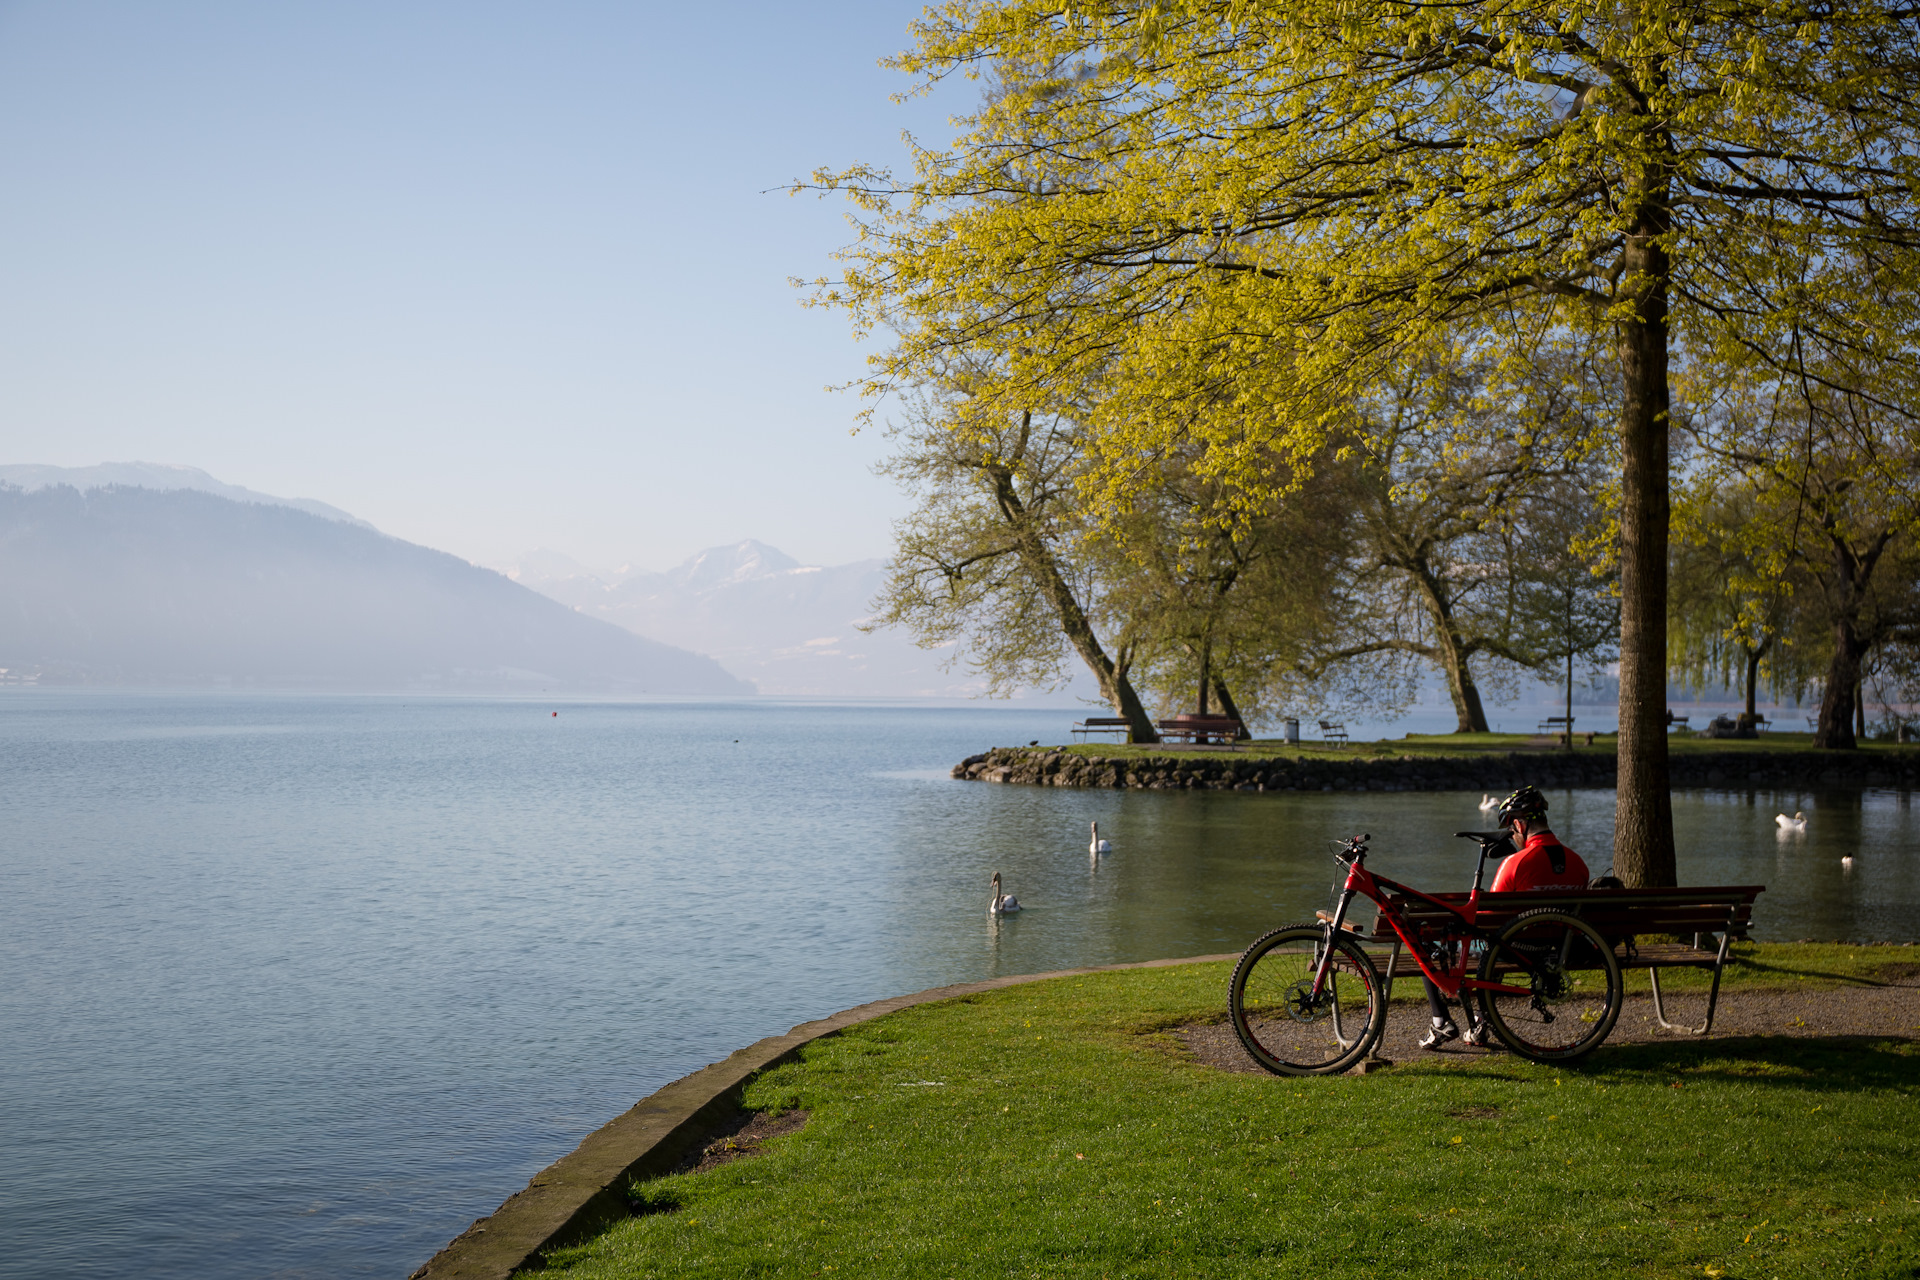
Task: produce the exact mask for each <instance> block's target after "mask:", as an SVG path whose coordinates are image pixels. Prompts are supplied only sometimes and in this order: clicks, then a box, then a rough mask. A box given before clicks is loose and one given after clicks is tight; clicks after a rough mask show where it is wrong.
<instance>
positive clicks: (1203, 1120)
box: [549, 946, 1920, 1280]
mask: <svg viewBox="0 0 1920 1280" xmlns="http://www.w3.org/2000/svg"><path fill="white" fill-rule="evenodd" d="M1747 959H1748V963H1747V964H1746V965H1744V966H1743V967H1742V969H1741V971H1740V972H1739V973H1737V974H1735V975H1734V976H1733V977H1732V978H1731V979H1730V986H1734V987H1744V988H1748V989H1762V988H1763V987H1764V986H1765V985H1767V984H1769V983H1776V984H1792V985H1795V986H1796V987H1798V988H1800V989H1805V984H1808V983H1812V984H1815V985H1820V984H1842V983H1848V982H1860V981H1871V980H1872V976H1873V974H1874V973H1875V972H1876V971H1877V969H1878V968H1880V967H1881V966H1885V965H1888V964H1903V965H1907V966H1911V965H1912V964H1913V963H1914V962H1915V961H1916V960H1920V948H1887V947H1878V948H1848V947H1815V946H1798V947H1792V948H1785V947H1783V948H1777V949H1776V948H1758V949H1754V950H1752V951H1750V952H1749V954H1748V957H1747ZM1796 975H1798V976H1796ZM1225 984H1226V966H1224V965H1219V964H1211V965H1189V966H1182V967H1178V968H1173V969H1155V970H1130V971H1122V972H1114V973H1103V974H1096V975H1090V976H1086V977H1077V978H1066V979H1057V980H1053V981H1049V982H1044V983H1035V984H1030V985H1026V986H1020V987H1012V988H1008V989H1005V990H1002V991H997V992H992V993H989V994H985V995H979V996H973V997H969V998H966V999H961V1000H954V1001H947V1002H943V1003H939V1004H932V1005H923V1006H920V1007H918V1008H914V1009H909V1010H905V1011H903V1012H900V1013H896V1014H893V1015H890V1016H888V1017H885V1018H882V1019H879V1020H876V1021H874V1022H870V1023H866V1024H864V1025H862V1026H859V1027H856V1028H854V1029H852V1030H849V1031H847V1032H845V1033H842V1034H840V1035H837V1036H833V1037H830V1038H828V1039H825V1040H821V1041H818V1042H816V1043H814V1044H813V1045H811V1046H810V1047H809V1048H808V1049H807V1050H806V1051H805V1053H804V1054H803V1055H802V1058H801V1060H800V1061H798V1062H795V1063H792V1064H789V1065H785V1066H782V1067H778V1068H776V1069H774V1070H773V1071H770V1072H768V1073H767V1074H765V1075H764V1076H762V1077H760V1078H759V1079H758V1080H756V1081H755V1082H754V1083H753V1084H752V1085H751V1086H750V1087H749V1090H748V1094H747V1102H748V1105H749V1106H750V1107H752V1108H755V1109H773V1110H784V1109H786V1108H790V1107H794V1106H798V1107H803V1108H806V1109H807V1110H809V1111H810V1112H811V1113H812V1116H811V1119H810V1120H809V1122H808V1124H807V1126H806V1128H805V1129H803V1130H802V1131H800V1132H799V1133H797V1134H794V1135H791V1136H789V1137H785V1138H780V1139H776V1140H775V1141H774V1142H773V1143H772V1144H771V1146H770V1149H769V1151H768V1152H767V1154H764V1155H761V1156H758V1157H755V1158H751V1159H747V1160H741V1161H738V1162H736V1163H733V1164H730V1165H726V1166H723V1167H721V1168H718V1169H714V1170H711V1171H709V1172H705V1173H699V1174H690V1175H684V1176H680V1177H673V1178H664V1179H660V1180H657V1181H654V1182H650V1183H646V1184H644V1185H642V1186H641V1187H640V1188H638V1189H637V1192H636V1194H637V1195H639V1196H640V1197H641V1198H643V1200H644V1201H645V1203H646V1204H647V1206H648V1209H649V1210H650V1211H649V1212H646V1213H644V1214H642V1215H640V1216H637V1217H635V1218H633V1219H631V1220H629V1221H627V1222H625V1223H623V1224H621V1225H619V1226H617V1227H615V1228H614V1229H612V1230H611V1231H609V1232H608V1233H607V1234H606V1235H604V1236H602V1237H600V1238H599V1239H597V1240H594V1241H592V1242H590V1243H588V1244H585V1245H582V1246H580V1247H577V1248H572V1249H567V1250H562V1251H559V1252H557V1253H556V1254H554V1255H553V1256H552V1257H551V1258H550V1260H549V1261H550V1266H551V1268H552V1270H553V1271H556V1272H558V1273H559V1274H562V1275H567V1276H577V1277H582V1278H583V1280H584V1278H585V1277H615V1276H618V1277H646V1276H663V1277H664V1276H712V1277H739V1276H823V1275H825V1276H831V1275H846V1276H899V1277H933V1276H969V1277H971V1276H1023V1277H1024V1276H1076V1277H1078V1276H1084V1277H1122V1276H1126V1277H1168V1276H1196V1277H1238V1276H1246V1277H1255V1276H1258V1277H1262V1278H1263V1280H1264V1278H1268V1277H1273V1276H1276V1275H1283V1276H1332V1277H1344V1276H1356V1277H1358V1276H1412V1275H1430V1276H1457V1277H1542V1276H1544V1277H1560V1276H1606V1277H1624V1276H1656V1277H1679V1276H1703V1275H1704V1276H1718V1277H1734V1278H1741V1277H1772V1276H1780V1277H1787V1276H1807V1277H1815V1276H1817V1277H1822V1280H1837V1278H1838V1277H1849V1278H1853V1277H1896V1276H1897V1277H1902V1278H1903V1280H1905V1278H1908V1277H1913V1276H1916V1275H1920V1045H1916V1043H1915V1042H1914V1041H1913V1040H1911V1039H1900V1038H1896V1037H1889V1038H1886V1039H1878V1040H1869V1041H1850V1042H1832V1043H1829V1042H1816V1041H1804V1040H1803V1041H1791V1040H1785V1039H1779V1040H1745V1041H1720V1042H1708V1043H1684V1042H1680V1043H1673V1044H1660V1045H1655V1046H1622V1047H1618V1048H1603V1049H1601V1050H1600V1051H1599V1052H1598V1053H1597V1054H1595V1055H1594V1056H1593V1058H1591V1059H1590V1060H1589V1061H1588V1063H1587V1064H1585V1065H1584V1066H1582V1067H1580V1068H1577V1069H1566V1068H1561V1069H1553V1068H1544V1067H1536V1066H1533V1065H1531V1064H1529V1063H1525V1062H1519V1061H1513V1060H1511V1059H1506V1058H1504V1057H1502V1058H1493V1059H1489V1060H1485V1061H1484V1062H1483V1063H1481V1064H1479V1065H1473V1066H1467V1067H1440V1066H1437V1065H1433V1064H1423V1063H1419V1062H1410V1063H1406V1064H1403V1065H1401V1066H1399V1067H1396V1068H1394V1069H1393V1070H1390V1071H1385V1072H1378V1073H1375V1074H1373V1075H1368V1076H1361V1077H1333V1078H1313V1079H1280V1078H1277V1077H1272V1076H1266V1075H1257V1076H1250V1075H1235V1074H1230V1073H1226V1072H1222V1071H1218V1070H1215V1069H1213V1068H1210V1067H1206V1066H1202V1065H1199V1064H1197V1063H1194V1062H1192V1061H1190V1060H1188V1059H1187V1058H1186V1057H1185V1056H1184V1054H1183V1053H1182V1052H1181V1050H1180V1048H1179V1045H1178V1043H1177V1041H1176V1040H1175V1039H1174V1038H1173V1037H1172V1035H1171V1034H1170V1033H1169V1029H1170V1028H1172V1027H1175V1026H1178V1025H1180V1024H1182V1023H1185V1022H1189V1021H1195V1020H1213V1019H1217V1018H1218V1017H1219V1016H1220V1010H1221V1004H1222V999H1223V990H1224V987H1225ZM1907 1034H1908V1035H1909V1036H1911V1035H1913V1034H1914V1033H1913V1032H1912V1031H1908V1032H1907Z"/></svg>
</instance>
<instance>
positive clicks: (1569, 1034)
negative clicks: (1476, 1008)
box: [1477, 907, 1623, 1063]
mask: <svg viewBox="0 0 1920 1280" xmlns="http://www.w3.org/2000/svg"><path fill="white" fill-rule="evenodd" d="M1501 970H1504V971H1505V973H1506V974H1507V975H1508V976H1507V977H1506V979H1505V984H1506V985H1510V986H1522V985H1524V986H1527V987H1529V988H1530V989H1531V991H1532V995H1531V996H1530V997H1529V998H1528V999H1527V1000H1526V1001H1525V1002H1522V1000H1521V999H1520V997H1518V996H1503V995H1501V994H1499V993H1497V992H1491V991H1485V990H1483V991H1481V992H1480V993H1479V995H1480V1015H1481V1017H1483V1018H1484V1019H1486V1022H1487V1025H1488V1026H1490V1027H1492V1028H1493V1033H1494V1035H1496V1036H1498V1037H1499V1038H1500V1042H1501V1043H1502V1044H1504V1045H1506V1046H1507V1048H1509V1049H1511V1050H1513V1051H1514V1052H1515V1053H1517V1054H1519V1055H1520V1056H1521V1057H1523V1058H1530V1059H1532V1060H1533V1061H1535V1062H1555V1063H1565V1062H1574V1061H1577V1060H1578V1059H1580V1058H1584V1057H1586V1056H1587V1055H1588V1054H1589V1053H1592V1052H1593V1051H1594V1050H1595V1049H1596V1048H1598V1047H1599V1046H1600V1042H1601V1041H1603V1040H1605V1039H1606V1038H1607V1036H1608V1035H1609V1034H1611V1032H1612V1031H1613V1024H1614V1023H1615V1022H1616V1021H1618V1020H1619V1017H1620V1003H1621V996H1622V990H1623V987H1622V983H1621V981H1620V961H1619V960H1618V959H1617V958H1616V957H1615V956H1614V954H1613V947H1612V946H1611V945H1609V944H1608V943H1607V941H1606V940H1605V939H1604V938H1602V937H1601V936H1600V933H1599V931H1598V930H1596V929H1595V928H1594V927H1593V926H1592V925H1590V924H1588V923H1587V922H1586V921H1585V920H1582V919H1581V918H1580V917H1578V916H1575V915H1570V914H1568V913H1567V912H1565V911H1558V910H1555V909H1553V908H1551V907H1542V908H1539V909H1538V910H1534V911H1526V912H1522V913H1521V914H1520V915H1518V916H1515V917H1514V918H1513V919H1512V920H1511V921H1509V922H1508V924H1507V926H1506V927H1505V928H1503V929H1501V930H1500V932H1499V933H1498V934H1496V935H1495V936H1494V939H1493V941H1492V942H1491V943H1489V944H1488V945H1487V948H1486V950H1485V951H1484V952H1482V953H1481V956H1480V967H1479V970H1478V973H1477V976H1478V977H1479V979H1480V981H1482V982H1492V981H1495V977H1494V975H1495V973H1496V971H1501ZM1592 973H1598V974H1600V975H1602V977H1603V978H1604V981H1603V983H1602V984H1601V986H1600V988H1599V989H1597V990H1596V989H1595V987H1594V986H1593V984H1592V983H1591V982H1590V980H1589V979H1587V978H1582V977H1575V976H1574V975H1575V974H1592ZM1514 974H1520V975H1523V976H1524V977H1525V978H1526V981H1525V982H1524V983H1522V982H1519V981H1516V980H1515V979H1514V978H1513V976H1512V975H1514ZM1556 1026H1557V1029H1555V1028H1556Z"/></svg>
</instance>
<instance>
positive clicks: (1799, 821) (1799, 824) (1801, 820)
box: [1773, 809, 1807, 831]
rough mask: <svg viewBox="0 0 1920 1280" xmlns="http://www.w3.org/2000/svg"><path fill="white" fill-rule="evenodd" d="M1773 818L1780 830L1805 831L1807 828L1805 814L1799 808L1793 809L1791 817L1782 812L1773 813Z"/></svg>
mask: <svg viewBox="0 0 1920 1280" xmlns="http://www.w3.org/2000/svg"><path fill="white" fill-rule="evenodd" d="M1773 820H1774V821H1775V822H1776V823H1778V824H1779V826H1780V829H1781V830H1782V831H1805V830H1806V829H1807V815H1806V814H1805V813H1804V812H1802V811H1801V810H1799V809H1795V810H1794V811H1793V816H1792V817H1791V818H1789V817H1788V816H1787V815H1786V814H1784V813H1776V814H1774V815H1773Z"/></svg>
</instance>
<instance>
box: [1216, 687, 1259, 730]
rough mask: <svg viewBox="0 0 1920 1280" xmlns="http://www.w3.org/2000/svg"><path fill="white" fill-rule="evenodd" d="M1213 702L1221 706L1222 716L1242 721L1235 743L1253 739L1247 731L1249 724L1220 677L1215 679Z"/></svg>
mask: <svg viewBox="0 0 1920 1280" xmlns="http://www.w3.org/2000/svg"><path fill="white" fill-rule="evenodd" d="M1213 700H1214V701H1215V702H1217V703H1219V704H1220V714H1221V715H1223V716H1232V717H1233V718H1234V719H1235V720H1239V721H1240V732H1238V733H1236V734H1234V735H1233V737H1234V741H1236V742H1246V741H1249V740H1250V739H1251V738H1252V737H1253V734H1252V733H1251V732H1250V731H1249V730H1248V729H1247V722H1246V720H1245V719H1243V718H1242V717H1241V715H1240V708H1239V706H1238V705H1237V704H1236V703H1235V702H1234V700H1233V695H1232V694H1231V693H1228V692H1227V682H1226V681H1225V680H1222V679H1221V678H1220V677H1219V676H1215V677H1214V678H1213Z"/></svg>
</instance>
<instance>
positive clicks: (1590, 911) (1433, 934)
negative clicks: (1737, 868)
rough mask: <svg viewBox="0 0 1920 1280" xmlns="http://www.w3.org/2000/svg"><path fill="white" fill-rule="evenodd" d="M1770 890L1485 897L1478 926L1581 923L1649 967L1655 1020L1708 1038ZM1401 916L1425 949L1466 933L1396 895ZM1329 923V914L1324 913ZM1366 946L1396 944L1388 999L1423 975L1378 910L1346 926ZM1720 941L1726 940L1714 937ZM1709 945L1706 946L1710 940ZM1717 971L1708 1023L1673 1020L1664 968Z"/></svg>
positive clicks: (1460, 898)
mask: <svg viewBox="0 0 1920 1280" xmlns="http://www.w3.org/2000/svg"><path fill="white" fill-rule="evenodd" d="M1765 889H1766V886H1765V885H1732V886H1712V887H1706V888H1693V887H1689V886H1681V887H1679V888H1674V889H1549V890H1540V891H1535V892H1530V893H1482V894H1481V895H1480V902H1479V905H1478V913H1477V921H1476V922H1477V923H1478V924H1479V926H1480V927H1481V928H1482V929H1486V930H1488V931H1498V930H1499V929H1501V928H1503V927H1505V926H1506V925H1507V924H1508V923H1509V922H1510V921H1511V920H1512V919H1513V918H1514V917H1515V916H1517V915H1519V914H1520V913H1521V912H1523V911H1537V910H1539V909H1540V908H1541V907H1552V908H1554V909H1555V910H1559V911H1565V912H1567V913H1568V914H1570V915H1576V916H1579V917H1580V918H1581V919H1582V920H1585V921H1586V922H1587V923H1588V924H1590V925H1592V926H1593V927H1594V928H1595V929H1596V930H1598V931H1599V933H1600V936H1601V937H1603V938H1605V939H1607V941H1609V942H1611V943H1612V944H1613V951H1614V955H1615V956H1617V957H1618V958H1619V960H1620V965H1621V967H1622V968H1633V967H1637V966H1644V967H1645V968H1646V970H1647V978H1648V981H1649V982H1650V983H1651V984H1652V986H1653V1016H1654V1017H1656V1018H1658V1019H1659V1020H1660V1025H1661V1026H1663V1027H1665V1028H1667V1029H1668V1030H1669V1031H1689V1032H1692V1033H1693V1034H1695V1035H1705V1034H1706V1033H1707V1032H1708V1031H1710V1030H1712V1029H1713V1014H1714V1010H1715V1008H1716V1007H1717V1006H1718V1005H1719V1002H1720V976H1721V974H1722V973H1723V972H1724V971H1725V969H1726V966H1727V948H1728V947H1729V946H1730V945H1731V944H1732V942H1733V940H1734V939H1736V938H1745V937H1746V936H1747V929H1748V927H1749V926H1750V925H1751V924H1752V922H1753V902H1754V899H1755V898H1757V897H1759V896H1760V894H1761V893H1763V892H1765ZM1433 896H1434V897H1435V898H1437V899H1439V900H1440V901H1441V902H1445V903H1450V904H1453V905H1457V906H1465V905H1466V901H1467V895H1466V894H1464V893H1436V894H1434V895H1433ZM1389 900H1390V901H1391V902H1392V903H1393V904H1394V906H1395V907H1396V909H1397V910H1398V911H1399V912H1400V915H1401V920H1402V923H1403V924H1404V926H1405V927H1406V928H1407V930H1408V931H1409V932H1410V933H1411V934H1412V935H1413V938H1414V941H1415V942H1417V943H1420V944H1422V945H1425V944H1427V943H1429V942H1436V941H1439V940H1440V939H1442V938H1445V937H1446V936H1447V934H1448V933H1449V932H1450V931H1451V930H1452V929H1454V928H1456V927H1458V925H1459V920H1460V918H1459V917H1458V916H1456V915H1454V914H1452V913H1451V912H1449V911H1446V910H1443V909H1442V908H1440V907H1436V906H1433V905H1431V904H1430V903H1427V902H1425V901H1423V900H1422V899H1419V898H1410V897H1404V896H1400V895H1395V896H1393V897H1392V898H1391V899H1389ZM1320 916H1321V918H1322V919H1325V918H1326V913H1325V912H1321V913H1320ZM1346 927H1347V928H1348V929H1350V930H1352V931H1353V932H1354V933H1355V934H1357V935H1359V937H1360V939H1361V941H1362V942H1363V943H1372V944H1376V945H1390V946H1391V948H1392V950H1391V952H1390V953H1389V955H1388V956H1387V958H1386V964H1385V967H1384V968H1382V970H1381V972H1382V973H1383V974H1384V975H1385V977H1386V995H1387V996H1388V997H1391V996H1392V994H1393V979H1394V978H1395V977H1396V976H1404V975H1406V974H1409V973H1411V974H1416V975H1417V974H1419V972H1420V966H1419V965H1418V964H1416V963H1415V962H1414V959H1413V957H1412V956H1411V955H1406V954H1404V953H1403V952H1402V944H1401V941H1400V935H1399V934H1397V933H1395V932H1394V931H1393V927H1392V926H1391V925H1389V924H1388V923H1387V922H1386V919H1385V918H1384V917H1383V916H1381V915H1380V913H1379V912H1378V911H1376V912H1375V913H1374V917H1373V922H1372V923H1371V924H1370V925H1367V926H1365V927H1362V926H1358V925H1355V924H1354V923H1353V922H1351V921H1349V922H1348V923H1347V926H1346ZM1650 934H1672V935H1678V936H1680V937H1682V938H1684V937H1687V936H1689V935H1691V936H1692V938H1693V941H1692V942H1691V943H1687V942H1644V943H1643V942H1640V941H1638V939H1640V938H1642V937H1645V936H1647V935H1650ZM1714 934H1718V935H1719V941H1718V942H1715V941H1714V940H1713V935H1714ZM1703 939H1704V941H1703ZM1680 968H1684V969H1711V970H1712V971H1713V986H1712V989H1711V990H1710V991H1709V992H1708V995H1707V1020H1706V1021H1705V1022H1703V1023H1701V1024H1700V1025H1699V1026H1697V1027H1683V1026H1679V1025H1677V1024H1675V1023H1672V1022H1669V1021H1667V1011H1666V1006H1665V1003H1664V1001H1663V1000H1662V998H1661V993H1660V970H1662V969H1680Z"/></svg>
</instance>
